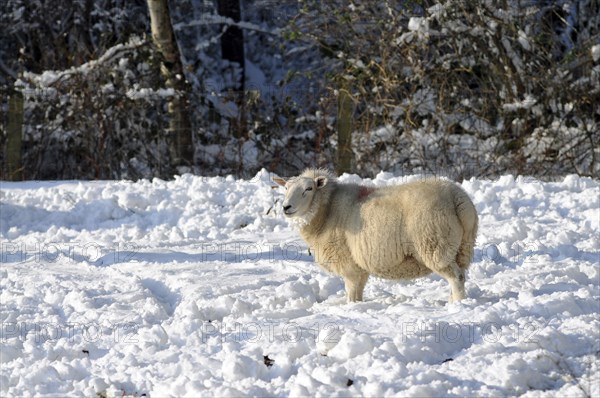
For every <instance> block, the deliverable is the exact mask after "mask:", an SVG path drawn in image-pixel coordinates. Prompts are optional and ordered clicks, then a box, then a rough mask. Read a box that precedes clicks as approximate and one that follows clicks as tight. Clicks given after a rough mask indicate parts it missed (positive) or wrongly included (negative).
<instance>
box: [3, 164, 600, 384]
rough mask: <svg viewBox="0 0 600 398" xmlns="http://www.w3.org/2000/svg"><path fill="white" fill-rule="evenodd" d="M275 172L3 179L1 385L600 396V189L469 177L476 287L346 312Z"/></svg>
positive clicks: (393, 297) (438, 283) (371, 297)
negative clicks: (290, 213) (296, 225)
mask: <svg viewBox="0 0 600 398" xmlns="http://www.w3.org/2000/svg"><path fill="white" fill-rule="evenodd" d="M271 177H272V175H271V174H270V173H268V172H267V171H266V170H262V171H261V172H260V173H258V174H257V175H256V177H255V178H253V179H251V180H236V179H234V178H232V177H212V178H205V177H199V176H193V175H189V174H188V175H182V176H180V177H178V178H176V179H175V180H173V181H163V180H159V179H154V180H152V181H148V180H142V181H138V182H135V183H134V182H128V181H113V182H108V181H101V182H94V181H89V182H83V181H58V182H35V181H31V182H23V183H8V182H1V187H0V188H1V189H0V201H1V211H0V249H1V252H0V303H1V304H0V319H1V320H2V329H1V335H0V339H1V344H2V346H1V350H2V355H0V361H1V364H2V366H1V368H0V395H2V396H28V395H54V396H65V395H85V396H124V395H125V396H142V395H144V394H145V395H146V396H172V395H177V396H206V395H210V396H215V395H216V396H222V395H233V396H242V395H260V396H266V395H269V396H273V395H277V396H278V395H283V396H289V395H303V396H333V395H335V396H340V395H351V396H406V395H412V396H448V395H456V396H481V395H484V396H489V395H494V396H514V395H522V394H528V395H540V394H542V395H552V396H579V395H581V396H598V395H600V389H599V388H598V386H599V385H600V376H599V374H600V373H599V368H598V361H597V353H598V351H599V350H600V345H599V342H598V339H597V331H598V329H599V328H600V321H599V318H598V314H599V310H598V300H600V286H599V280H600V270H599V269H600V259H599V252H600V241H599V240H598V236H599V234H600V225H599V220H600V200H599V195H598V192H599V190H600V183H598V181H596V180H593V179H589V178H583V177H578V176H575V175H570V176H566V177H564V178H562V179H560V180H558V181H555V182H541V181H538V180H535V179H530V178H523V177H516V178H515V177H514V176H503V177H501V178H499V179H498V180H495V181H489V180H481V179H475V178H472V179H470V180H467V181H464V182H463V183H462V186H463V188H464V189H465V190H466V191H467V192H468V193H469V195H470V196H471V197H472V198H473V201H474V203H475V205H476V208H477V211H478V213H479V216H480V232H479V235H478V238H477V245H476V248H475V258H474V260H473V264H472V266H471V269H470V270H469V274H468V281H467V296H468V298H467V299H466V300H464V301H462V302H460V303H456V304H452V305H447V304H446V298H447V290H446V289H447V286H446V283H445V282H444V281H443V280H442V279H441V278H440V277H436V276H431V277H428V278H422V279H418V280H415V281H404V282H396V281H387V280H381V279H378V278H371V279H370V280H369V282H368V284H367V287H366V291H365V301H364V302H361V303H354V304H346V303H345V299H344V288H343V283H342V281H341V279H340V278H338V277H335V276H333V275H330V274H328V273H326V272H324V271H321V270H320V269H319V268H318V267H317V266H316V265H315V263H314V259H313V258H312V256H311V255H310V254H309V252H308V249H307V247H306V246H305V244H304V243H303V242H302V241H300V240H299V237H298V234H297V232H296V231H295V230H294V229H293V228H292V227H291V226H290V225H288V223H287V222H286V221H285V220H284V219H283V217H282V216H281V214H280V209H279V207H280V206H281V198H282V196H283V192H281V191H280V190H278V189H273V187H272V185H273V183H272V182H271ZM420 178H423V176H419V175H414V176H404V177H396V176H394V175H393V174H391V173H384V172H382V173H380V174H378V175H377V176H376V177H375V178H374V179H372V180H371V179H361V178H360V177H358V176H355V175H344V176H342V177H341V178H340V179H341V180H342V181H352V182H360V183H363V184H365V185H370V186H385V185H389V184H398V183H403V182H407V181H412V180H416V179H420Z"/></svg>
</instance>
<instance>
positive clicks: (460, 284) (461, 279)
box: [437, 262, 466, 303]
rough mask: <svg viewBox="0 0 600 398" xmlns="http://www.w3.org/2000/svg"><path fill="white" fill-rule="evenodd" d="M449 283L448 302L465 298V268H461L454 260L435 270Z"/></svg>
mask: <svg viewBox="0 0 600 398" xmlns="http://www.w3.org/2000/svg"><path fill="white" fill-rule="evenodd" d="M437 273H438V274H439V275H441V276H442V277H443V278H444V279H446V280H447V281H448V283H449V284H450V298H449V299H448V302H449V303H454V302H456V301H460V300H462V299H464V298H465V279H466V278H465V270H463V269H461V268H460V267H459V266H458V264H457V263H456V262H452V263H450V265H449V266H447V267H445V268H443V269H441V270H439V271H437Z"/></svg>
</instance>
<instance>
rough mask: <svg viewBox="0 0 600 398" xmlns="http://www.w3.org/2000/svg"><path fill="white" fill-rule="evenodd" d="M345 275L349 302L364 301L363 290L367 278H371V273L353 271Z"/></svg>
mask: <svg viewBox="0 0 600 398" xmlns="http://www.w3.org/2000/svg"><path fill="white" fill-rule="evenodd" d="M343 277H344V285H345V288H346V298H347V300H348V303H352V302H355V301H362V300H363V291H364V290H365V285H366V284H367V279H369V274H368V273H366V272H353V273H351V274H346V275H344V276H343Z"/></svg>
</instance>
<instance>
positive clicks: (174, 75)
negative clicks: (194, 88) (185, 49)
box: [147, 0, 194, 167]
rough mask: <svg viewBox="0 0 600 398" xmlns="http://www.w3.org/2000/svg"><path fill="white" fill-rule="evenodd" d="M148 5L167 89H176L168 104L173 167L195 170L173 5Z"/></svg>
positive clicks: (155, 0) (163, 1)
mask: <svg viewBox="0 0 600 398" xmlns="http://www.w3.org/2000/svg"><path fill="white" fill-rule="evenodd" d="M147 1H148V9H149V11H150V24H151V30H152V39H153V40H154V44H155V45H156V47H157V48H158V51H159V53H160V54H161V56H162V62H161V68H160V70H161V73H162V75H163V76H164V77H165V80H166V86H167V87H169V88H173V89H175V96H174V97H172V98H170V99H169V104H168V112H169V135H170V137H169V142H170V144H169V146H170V148H169V149H170V153H171V165H172V166H174V167H177V166H191V165H192V164H193V163H194V147H193V142H192V125H191V122H190V118H189V100H188V92H189V88H188V84H187V83H186V81H185V75H184V73H183V63H182V62H181V55H180V54H179V47H177V41H176V39H175V32H174V31H173V25H172V24H171V15H170V12H169V3H168V0H147Z"/></svg>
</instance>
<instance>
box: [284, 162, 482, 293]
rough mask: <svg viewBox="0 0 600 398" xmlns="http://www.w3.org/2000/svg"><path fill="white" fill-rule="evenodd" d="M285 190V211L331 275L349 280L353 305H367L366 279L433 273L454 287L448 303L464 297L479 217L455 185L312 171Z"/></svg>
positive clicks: (298, 178) (290, 183)
mask: <svg viewBox="0 0 600 398" xmlns="http://www.w3.org/2000/svg"><path fill="white" fill-rule="evenodd" d="M273 181H275V182H276V183H277V184H279V185H281V186H285V188H286V194H285V200H284V202H283V212H284V214H285V216H286V217H289V218H291V219H293V220H296V221H298V222H299V223H300V234H301V235H302V238H303V239H304V240H305V241H306V242H307V243H308V245H309V246H310V247H311V248H312V249H313V250H314V254H315V259H316V261H317V262H318V263H319V265H320V266H321V267H322V268H324V269H325V270H327V271H330V272H333V273H334V274H337V275H340V276H342V277H343V278H344V283H345V287H346V296H347V299H348V302H353V301H362V298H363V290H364V287H365V284H366V283H367V279H368V277H369V275H371V274H372V275H375V276H378V277H381V278H385V279H409V278H417V277H421V276H425V275H428V274H430V273H431V272H435V273H436V274H438V275H440V276H442V277H443V278H444V279H446V280H447V281H448V282H449V283H450V288H451V291H450V302H453V301H457V300H461V299H463V298H464V297H465V271H466V270H467V268H468V267H469V264H470V262H471V257H472V255H473V247H474V245H475V237H476V235H477V223H478V218H477V212H476V210H475V206H473V202H472V201H471V199H470V198H469V197H468V195H467V194H466V193H465V191H464V190H463V189H462V188H460V187H459V186H458V185H456V184H454V183H453V182H450V181H444V180H439V179H428V180H424V181H417V182H410V183H406V184H402V185H395V186H388V187H383V188H371V187H366V186H361V185H358V184H343V183H339V182H338V181H337V180H336V178H335V177H334V176H333V175H332V174H331V173H330V172H329V171H327V170H323V169H308V170H306V171H304V172H303V173H302V174H301V175H299V176H297V177H293V178H291V179H289V180H284V179H282V178H279V177H276V178H274V179H273Z"/></svg>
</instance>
